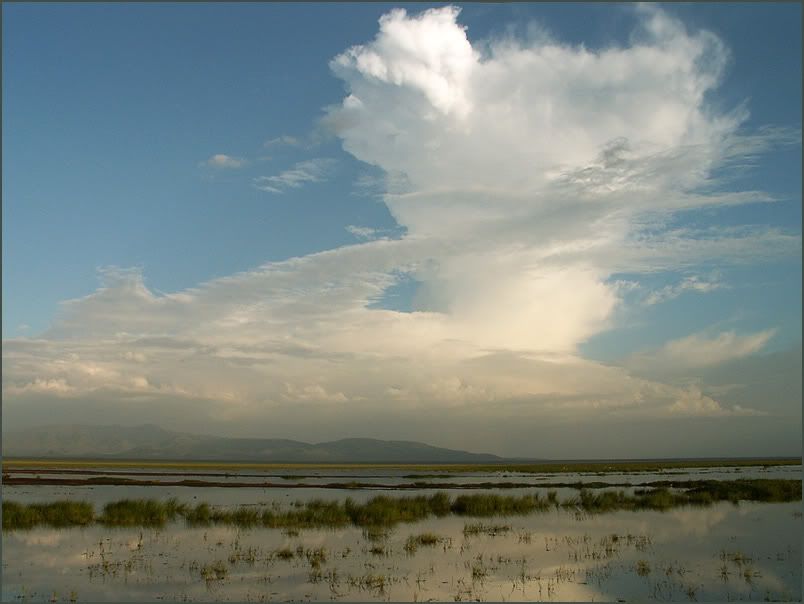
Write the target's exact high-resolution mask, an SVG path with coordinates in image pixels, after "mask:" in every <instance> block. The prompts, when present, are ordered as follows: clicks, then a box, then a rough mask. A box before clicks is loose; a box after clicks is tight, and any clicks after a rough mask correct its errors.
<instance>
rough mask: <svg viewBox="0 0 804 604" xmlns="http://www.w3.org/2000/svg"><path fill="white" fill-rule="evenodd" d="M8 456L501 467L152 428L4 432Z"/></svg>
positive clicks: (356, 445) (401, 447) (480, 457)
mask: <svg viewBox="0 0 804 604" xmlns="http://www.w3.org/2000/svg"><path fill="white" fill-rule="evenodd" d="M2 451H3V456H4V457H37V458H67V457H74V458H95V459H142V460H164V461H169V460H185V461H189V460H196V461H243V462H248V461H261V462H266V463H268V462H271V463H349V462H366V463H383V462H388V463H471V462H491V463H493V462H498V461H505V458H503V457H499V456H497V455H492V454H490V453H471V452H468V451H461V450H457V449H447V448H443V447H435V446H432V445H428V444H426V443H421V442H418V441H410V440H381V439H374V438H362V437H352V438H343V439H338V440H333V441H324V442H319V443H307V442H303V441H297V440H291V439H283V438H255V437H224V436H212V435H206V434H191V433H187V432H175V431H172V430H166V429H164V428H161V427H159V426H156V425H154V424H142V425H138V426H120V425H81V424H68V425H53V426H43V427H37V428H28V429H25V430H19V431H14V432H11V431H8V432H4V433H3V442H2Z"/></svg>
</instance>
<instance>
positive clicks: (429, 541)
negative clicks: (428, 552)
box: [405, 533, 444, 554]
mask: <svg viewBox="0 0 804 604" xmlns="http://www.w3.org/2000/svg"><path fill="white" fill-rule="evenodd" d="M443 540H444V538H443V537H439V536H438V535H436V534H434V533H421V534H419V535H411V536H410V537H408V539H407V541H405V551H406V552H408V553H409V554H412V553H414V552H415V551H416V550H417V549H419V547H421V546H434V545H438V544H439V543H441V542H442V541H443Z"/></svg>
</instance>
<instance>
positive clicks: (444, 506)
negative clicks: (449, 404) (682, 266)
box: [3, 479, 801, 529]
mask: <svg viewBox="0 0 804 604" xmlns="http://www.w3.org/2000/svg"><path fill="white" fill-rule="evenodd" d="M654 484H658V485H659V486H658V488H651V489H638V490H635V491H634V493H633V494H629V493H626V492H625V491H621V490H620V491H614V490H609V491H601V492H599V493H595V492H592V491H591V490H589V489H584V488H582V489H581V490H580V492H579V494H578V495H577V496H575V497H570V498H568V499H565V500H563V501H559V500H558V498H557V496H555V495H548V497H546V498H545V497H541V496H540V495H539V494H538V493H536V494H532V495H521V496H509V495H497V494H482V493H479V494H474V495H459V496H457V497H455V498H454V499H453V498H451V497H450V496H449V495H448V494H446V493H442V492H439V493H436V494H434V495H430V496H424V495H420V496H417V497H389V496H387V495H380V496H377V497H373V498H372V499H369V500H368V501H367V502H365V503H357V502H355V501H354V500H352V499H346V500H345V501H343V502H339V501H323V500H320V499H314V500H312V501H308V502H306V503H305V502H298V503H297V504H294V505H293V507H292V508H291V509H288V510H277V509H275V508H268V509H264V510H262V511H260V510H259V509H258V508H257V507H255V506H240V507H238V508H236V509H232V510H228V509H214V508H211V507H210V506H209V504H207V503H199V504H198V505H196V506H194V507H191V506H188V505H186V504H182V503H179V502H178V501H177V500H176V499H169V500H167V501H157V500H150V499H124V500H122V501H117V502H114V503H109V504H107V505H106V506H104V508H103V511H102V513H101V514H100V516H97V517H96V516H94V513H93V510H92V506H91V505H90V504H89V503H86V502H70V501H58V502H55V503H52V504H27V505H24V504H19V503H14V502H6V503H4V505H3V529H27V528H32V527H34V526H38V525H47V526H54V527H62V526H80V525H86V524H89V523H91V522H98V523H100V524H104V525H107V526H161V525H163V524H164V523H166V522H168V521H171V520H174V519H176V518H184V520H185V522H186V523H187V525H188V526H208V525H213V524H225V525H234V526H239V527H244V528H248V527H257V526H262V527H266V528H283V529H302V528H316V527H331V528H338V527H344V526H360V527H390V526H393V525H396V524H400V523H407V522H416V521H419V520H424V519H425V518H429V517H431V516H444V515H447V514H454V515H457V516H472V517H478V518H488V517H504V516H517V515H525V514H530V513H533V512H543V511H547V510H549V509H553V508H556V507H563V508H570V509H576V510H580V511H584V512H588V513H602V512H610V511H616V510H667V509H670V508H673V507H678V506H683V505H710V504H713V503H716V502H718V501H731V502H733V503H738V502H739V501H766V502H784V501H800V500H801V481H800V480H780V479H778V480H777V479H774V480H765V479H756V480H732V481H712V480H707V481H686V482H672V481H669V482H661V483H654Z"/></svg>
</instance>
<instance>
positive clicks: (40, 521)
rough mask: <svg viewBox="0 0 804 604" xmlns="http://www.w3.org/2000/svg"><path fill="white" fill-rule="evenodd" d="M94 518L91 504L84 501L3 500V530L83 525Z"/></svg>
mask: <svg viewBox="0 0 804 604" xmlns="http://www.w3.org/2000/svg"><path fill="white" fill-rule="evenodd" d="M94 518H95V514H94V511H93V509H92V504H91V503H88V502H86V501H54V502H53V503H32V504H28V505H24V504H20V503H14V502H13V501H4V502H3V530H6V529H29V528H33V527H35V526H39V525H46V526H53V527H63V526H83V525H87V524H90V523H91V522H92V521H93V520H94Z"/></svg>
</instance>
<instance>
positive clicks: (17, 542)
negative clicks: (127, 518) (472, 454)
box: [2, 465, 802, 601]
mask: <svg viewBox="0 0 804 604" xmlns="http://www.w3.org/2000/svg"><path fill="white" fill-rule="evenodd" d="M141 471H143V472H145V471H146V470H144V469H143V470H141ZM32 472H34V471H33V470H32ZM673 472H674V473H673V474H672V475H670V476H668V473H666V472H661V473H633V472H631V473H624V474H605V475H599V474H598V473H570V474H561V473H550V474H545V475H539V474H524V473H523V474H522V475H517V474H515V473H512V472H502V473H500V472H475V473H461V474H459V475H458V474H450V475H448V476H447V475H441V474H424V473H421V474H420V475H414V474H412V473H411V472H410V471H406V470H399V469H397V470H384V469H381V470H378V469H376V468H375V469H365V470H355V469H350V470H316V471H314V472H309V471H304V472H297V471H287V472H272V477H271V478H270V480H269V478H267V477H266V476H267V474H260V473H258V472H254V471H248V470H242V471H238V472H234V471H233V472H227V473H228V474H230V475H231V476H229V477H216V478H215V480H216V481H217V480H219V479H220V478H223V479H231V480H238V481H246V480H255V481H257V483H258V484H263V483H265V482H270V481H274V480H275V481H278V482H283V481H284V482H287V483H288V486H287V487H286V488H282V487H262V486H254V487H238V488H227V487H210V486H206V487H193V486H153V485H151V486H131V485H93V486H89V485H80V486H70V485H38V484H37V485H23V484H20V485H4V486H3V500H4V501H15V502H19V503H35V502H42V503H44V502H51V501H55V500H57V499H69V500H75V501H88V502H91V503H92V504H93V506H94V507H95V509H96V510H98V509H100V508H101V507H102V506H103V505H105V504H106V503H109V502H112V501H119V500H121V499H124V498H130V499H134V498H148V499H159V500H167V499H169V498H173V497H175V498H177V499H178V500H179V501H180V502H186V503H187V504H190V505H195V504H197V503H198V502H201V501H203V502H208V503H209V504H210V505H211V506H213V507H220V508H233V507H237V506H253V507H254V508H255V509H260V510H264V509H277V510H280V509H292V508H293V507H294V506H300V505H303V504H304V502H305V501H310V500H311V499H313V498H315V499H322V500H328V501H343V500H344V499H346V498H347V497H349V498H351V499H353V500H355V501H367V500H369V499H370V498H372V497H376V496H377V495H382V494H386V495H390V496H393V497H407V496H416V495H422V494H424V495H427V494H432V493H435V492H444V493H447V494H449V495H450V496H452V497H455V496H457V495H460V494H464V493H466V492H467V487H466V486H465V485H468V484H472V483H473V482H474V483H476V484H478V485H482V484H488V483H501V482H504V481H506V480H508V481H511V482H513V483H515V484H516V485H517V486H515V487H513V488H510V489H502V490H504V492H505V494H506V495H508V494H512V495H513V494H530V493H541V494H542V496H543V495H544V493H545V492H546V488H545V487H543V486H540V485H542V484H547V483H549V484H556V483H576V482H579V481H580V482H584V483H590V482H593V481H594V482H606V483H610V484H618V485H623V484H626V483H627V484H630V485H632V486H631V487H630V489H629V488H625V489H624V490H626V491H628V490H633V489H636V488H637V487H638V486H639V485H640V484H646V483H650V482H652V481H656V480H666V479H669V478H672V479H673V480H704V479H706V480H709V479H717V480H734V479H735V478H787V479H800V476H801V466H800V465H797V466H773V467H768V468H763V467H755V468H716V469H711V468H710V469H706V468H701V469H697V468H691V469H684V470H682V471H673ZM35 473H36V474H38V475H39V476H46V475H47V470H46V469H43V468H37V469H36V470H35ZM190 473H191V472H190V471H187V472H186V473H183V472H178V474H179V475H180V477H181V476H184V477H186V476H188V475H189V474H190ZM209 473H211V471H210V472H209ZM209 473H208V474H209ZM163 474H164V473H163ZM193 474H203V473H201V472H193ZM246 474H252V476H245V475H246ZM283 474H284V475H287V476H288V478H276V477H277V476H280V475H283ZM127 475H128V474H127ZM86 476H92V474H87V475H86ZM169 478H175V477H169ZM195 478H197V479H202V480H203V479H205V477H204V476H195ZM206 478H209V476H207V477H206ZM344 480H348V481H355V482H356V483H359V484H361V485H368V484H374V485H376V487H370V486H361V487H351V488H327V487H324V486H317V485H328V484H333V483H338V482H342V481H344ZM412 482H416V483H419V484H420V485H421V486H420V488H419V489H418V490H415V491H412V492H399V491H395V490H392V488H393V487H392V486H391V485H399V484H409V483H412ZM448 482H451V483H454V485H455V488H454V489H453V490H450V489H449V488H447V487H446V486H445V483H448ZM422 483H425V484H422ZM427 483H430V484H433V485H436V484H437V485H438V486H437V487H430V488H428V487H427V486H426V485H427ZM522 483H526V484H528V485H530V484H531V483H532V485H533V486H519V485H520V484H522ZM389 487H390V488H389ZM502 490H501V489H496V490H490V489H484V488H479V489H475V488H473V489H472V490H471V492H472V493H473V494H474V493H487V492H488V493H490V492H495V493H500V492H502ZM551 490H554V491H557V492H558V496H559V498H561V497H563V496H564V495H566V496H571V495H577V493H578V491H577V489H575V488H571V487H561V488H555V489H551ZM607 490H610V489H607V488H599V489H597V490H596V492H605V491H607ZM620 490H623V489H622V488H621V489H620ZM801 509H802V508H801V501H795V502H784V503H767V502H747V501H741V502H740V503H738V504H734V503H731V502H727V501H721V502H716V503H713V504H711V505H708V506H681V507H674V508H672V509H667V510H665V511H656V510H638V511H632V510H620V511H611V512H604V513H589V512H587V511H584V510H582V509H580V508H577V509H573V508H572V507H552V508H550V509H547V510H544V511H538V512H534V513H529V514H525V515H512V516H493V517H472V516H471V515H462V516H457V515H445V516H442V517H429V518H425V519H423V520H419V521H416V522H407V523H396V524H393V525H392V526H387V527H365V526H363V527H361V526H341V527H337V528H290V527H286V528H267V527H264V526H256V527H242V526H241V527H238V526H220V525H210V526H196V527H193V526H187V525H186V524H185V522H184V521H181V520H179V521H175V522H170V523H167V524H165V525H164V526H159V527H150V528H149V527H126V528H116V527H109V526H102V525H99V524H90V525H87V526H84V527H70V528H51V527H41V526H40V527H36V528H31V529H28V530H4V531H3V573H2V574H3V588H2V599H3V601H10V600H12V601H13V600H16V601H20V600H32V601H156V600H182V601H205V600H206V601H225V600H229V601H265V600H275V601H298V600H304V601H308V600H312V601H321V600H341V599H343V600H347V601H377V600H379V601H427V600H437V601H461V600H493V601H510V600H515V601H529V600H552V601H566V600H570V601H601V600H603V601H617V600H625V601H631V600H646V599H650V600H665V601H666V600H671V601H679V600H682V601H712V600H716V601H731V600H753V601H756V600H777V601H778V600H781V601H795V600H801V592H802V583H801V581H802V579H801V566H802V557H801V534H802V533H801V529H802V526H801V523H802V518H801Z"/></svg>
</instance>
